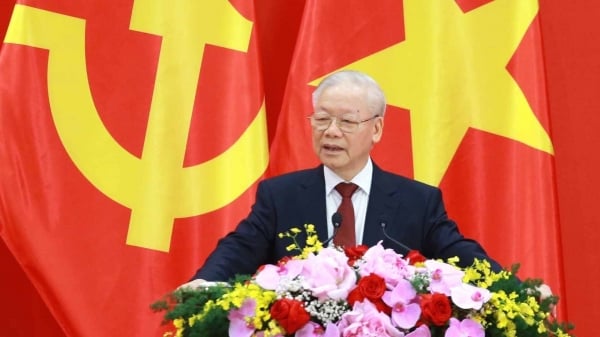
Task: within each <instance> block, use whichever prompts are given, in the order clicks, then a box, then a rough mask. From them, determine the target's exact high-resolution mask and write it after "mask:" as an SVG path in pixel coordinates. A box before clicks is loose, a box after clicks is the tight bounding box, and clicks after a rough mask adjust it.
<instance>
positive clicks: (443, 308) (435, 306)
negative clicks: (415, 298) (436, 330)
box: [421, 293, 452, 326]
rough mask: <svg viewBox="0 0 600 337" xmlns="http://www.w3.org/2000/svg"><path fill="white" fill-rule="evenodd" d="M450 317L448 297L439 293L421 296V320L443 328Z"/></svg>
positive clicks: (450, 309)
mask: <svg viewBox="0 0 600 337" xmlns="http://www.w3.org/2000/svg"><path fill="white" fill-rule="evenodd" d="M451 316H452V307H451V306H450V301H449V300H448V296H446V295H444V294H440V293H434V294H425V295H421V320H422V321H424V322H426V323H432V324H434V325H437V326H444V325H446V323H448V320H449V319H450V317H451Z"/></svg>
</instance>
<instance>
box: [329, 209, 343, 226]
mask: <svg viewBox="0 0 600 337" xmlns="http://www.w3.org/2000/svg"><path fill="white" fill-rule="evenodd" d="M331 223H332V224H333V227H335V228H337V227H340V225H341V224H342V215H341V214H340V213H339V212H335V213H333V215H332V216H331Z"/></svg>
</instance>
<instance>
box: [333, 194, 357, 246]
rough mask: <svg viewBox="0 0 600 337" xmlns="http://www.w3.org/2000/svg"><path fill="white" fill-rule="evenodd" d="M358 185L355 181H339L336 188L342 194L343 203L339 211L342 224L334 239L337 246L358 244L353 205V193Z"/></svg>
mask: <svg viewBox="0 0 600 337" xmlns="http://www.w3.org/2000/svg"><path fill="white" fill-rule="evenodd" d="M357 188H358V186H357V185H356V184H353V183H339V184H337V186H336V187H335V189H336V190H337V191H338V192H339V193H340V194H341V195H342V203H341V204H340V207H339V208H338V212H339V213H340V214H341V215H342V224H341V226H340V228H339V230H338V233H337V235H336V236H335V238H334V239H333V243H334V244H335V245H336V246H344V247H354V246H356V234H355V230H354V206H352V194H354V191H356V189H357Z"/></svg>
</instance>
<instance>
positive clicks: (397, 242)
mask: <svg viewBox="0 0 600 337" xmlns="http://www.w3.org/2000/svg"><path fill="white" fill-rule="evenodd" d="M386 226H387V221H386V220H385V219H381V231H382V232H383V236H385V237H386V238H387V239H388V240H390V241H392V242H393V243H395V244H397V245H398V246H400V247H402V249H404V250H406V254H408V253H409V252H410V251H411V250H412V249H410V247H408V246H407V245H405V244H403V243H402V242H400V241H398V240H396V239H394V238H392V237H391V236H389V235H388V233H387V232H386V231H385V227H386Z"/></svg>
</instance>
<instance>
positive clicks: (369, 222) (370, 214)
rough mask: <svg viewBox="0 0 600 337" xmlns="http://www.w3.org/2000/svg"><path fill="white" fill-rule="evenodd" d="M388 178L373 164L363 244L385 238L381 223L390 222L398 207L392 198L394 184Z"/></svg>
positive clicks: (373, 242)
mask: <svg viewBox="0 0 600 337" xmlns="http://www.w3.org/2000/svg"><path fill="white" fill-rule="evenodd" d="M388 180H389V179H388V177H387V175H386V174H385V173H384V172H383V171H382V170H381V169H380V168H379V167H378V166H376V165H375V164H373V179H372V182H371V191H370V193H369V203H368V206H367V215H366V219H365V228H364V233H363V244H365V245H367V246H369V247H370V246H373V245H375V244H376V243H377V242H379V241H380V240H383V239H384V235H383V231H382V228H381V223H382V222H384V221H385V222H387V223H388V224H389V222H390V221H391V220H392V219H393V217H394V213H395V211H396V210H397V209H398V201H396V200H395V199H394V198H392V195H393V193H394V189H395V187H394V184H392V182H391V181H388Z"/></svg>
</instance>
